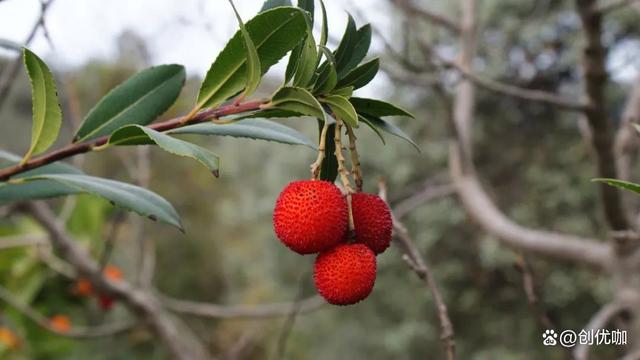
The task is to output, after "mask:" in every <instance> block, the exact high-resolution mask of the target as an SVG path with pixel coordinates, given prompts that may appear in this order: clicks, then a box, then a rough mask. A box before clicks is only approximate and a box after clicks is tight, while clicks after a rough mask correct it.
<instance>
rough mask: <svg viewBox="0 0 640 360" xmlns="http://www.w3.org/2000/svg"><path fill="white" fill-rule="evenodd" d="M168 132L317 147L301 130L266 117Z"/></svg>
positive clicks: (196, 125)
mask: <svg viewBox="0 0 640 360" xmlns="http://www.w3.org/2000/svg"><path fill="white" fill-rule="evenodd" d="M168 133H170V134H172V135H177V134H196V135H218V136H233V137H242V138H250V139H255V140H266V141H275V142H279V143H283V144H289V145H304V146H307V147H309V148H311V149H314V150H315V149H316V145H315V144H313V143H312V142H311V141H310V140H309V139H307V137H306V136H304V135H303V134H301V133H300V132H298V131H296V130H294V129H292V128H290V127H288V126H284V125H282V124H278V123H277V122H273V121H269V120H265V119H248V120H242V121H239V122H237V123H232V124H227V125H220V124H214V123H203V124H195V125H189V126H185V127H182V128H178V129H174V130H171V131H169V132H168Z"/></svg>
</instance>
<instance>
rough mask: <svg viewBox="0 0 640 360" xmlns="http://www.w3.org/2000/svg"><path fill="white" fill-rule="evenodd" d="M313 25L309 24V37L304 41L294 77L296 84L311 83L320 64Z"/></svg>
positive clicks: (304, 84)
mask: <svg viewBox="0 0 640 360" xmlns="http://www.w3.org/2000/svg"><path fill="white" fill-rule="evenodd" d="M311 26H312V25H310V24H309V25H307V37H306V39H305V41H304V42H303V43H302V49H301V52H300V57H299V58H298V64H297V65H296V72H295V76H294V77H293V85H294V86H301V87H306V86H307V85H309V82H310V81H311V79H312V78H313V75H314V74H315V71H316V66H317V64H318V50H317V48H316V41H315V39H314V38H313V31H312V27H311Z"/></svg>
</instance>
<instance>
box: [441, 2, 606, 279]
mask: <svg viewBox="0 0 640 360" xmlns="http://www.w3.org/2000/svg"><path fill="white" fill-rule="evenodd" d="M462 9H463V18H464V19H465V22H466V24H467V25H466V26H464V27H463V29H464V31H463V33H462V34H461V38H460V49H461V53H460V55H459V57H458V59H459V63H458V66H459V67H460V68H461V69H464V70H465V71H468V72H470V71H471V62H472V59H473V54H474V52H475V40H474V39H473V37H474V28H475V25H474V23H475V20H474V16H475V14H476V11H475V1H474V0H463V2H462ZM453 106H454V113H453V123H454V140H453V142H452V145H451V147H450V154H449V170H450V172H451V179H452V180H453V183H454V186H455V187H456V191H457V193H458V196H459V198H460V201H461V202H462V205H463V207H464V208H465V210H466V211H467V213H468V214H469V215H470V216H471V217H472V218H474V219H475V220H476V221H477V222H478V223H479V225H480V226H481V227H482V228H483V229H484V230H485V231H487V232H489V233H490V234H492V235H494V236H496V237H497V238H498V239H499V240H501V241H502V242H503V243H505V244H506V245H508V246H511V247H514V248H516V249H520V250H523V251H531V252H534V253H538V254H542V255H547V256H551V257H555V258H559V259H563V260H571V261H576V262H579V263H587V264H589V265H592V266H596V267H599V268H607V267H608V266H609V264H610V263H611V254H610V251H609V246H608V245H606V244H602V243H599V242H597V241H596V240H591V241H588V240H590V239H585V238H581V237H576V236H570V235H562V234H557V233H553V232H548V231H541V230H534V229H528V228H525V227H523V226H520V225H518V224H516V223H514V222H513V221H511V220H510V219H509V218H508V217H507V216H505V215H504V214H503V213H502V212H501V211H500V210H499V209H498V208H497V207H496V206H495V205H494V203H493V202H492V201H491V199H490V198H489V196H488V195H487V193H486V191H485V190H484V189H483V188H482V186H481V185H480V182H479V181H478V179H477V175H476V172H475V166H474V164H473V161H472V159H473V158H472V156H471V139H470V136H469V134H470V131H471V130H470V128H471V124H472V122H473V118H474V107H475V90H474V86H473V83H472V81H471V80H469V79H466V80H464V81H462V82H461V83H460V84H458V87H457V89H456V93H455V98H454V105H453Z"/></svg>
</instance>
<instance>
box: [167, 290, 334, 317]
mask: <svg viewBox="0 0 640 360" xmlns="http://www.w3.org/2000/svg"><path fill="white" fill-rule="evenodd" d="M160 299H161V301H162V304H163V305H164V306H165V307H166V308H167V309H169V310H171V311H173V312H176V313H180V314H186V315H194V316H200V317H205V318H212V319H268V318H274V317H281V316H287V315H289V313H290V312H291V306H292V305H293V302H286V303H274V304H263V305H236V306H230V305H229V306H224V305H216V304H210V303H204V302H195V301H188V300H180V299H174V298H171V297H168V296H165V295H160ZM325 304H326V301H324V300H323V299H322V298H321V297H319V296H317V295H316V296H311V297H309V298H306V299H303V300H301V301H300V302H299V306H300V307H299V310H298V313H299V314H306V313H309V312H312V311H316V310H318V309H319V308H320V307H322V306H323V305H325Z"/></svg>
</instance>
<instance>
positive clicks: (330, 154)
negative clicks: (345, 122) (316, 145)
mask: <svg viewBox="0 0 640 360" xmlns="http://www.w3.org/2000/svg"><path fill="white" fill-rule="evenodd" d="M323 125H324V124H323V123H322V121H320V120H318V129H319V131H318V139H320V133H321V132H322V127H323ZM335 132H336V124H331V125H329V129H327V137H326V139H325V143H324V152H325V156H324V160H323V161H322V165H321V166H320V180H326V181H330V182H334V181H336V178H337V177H338V158H337V157H336V143H335V142H334V134H335Z"/></svg>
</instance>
